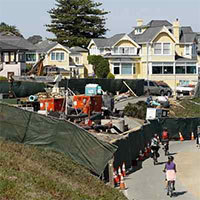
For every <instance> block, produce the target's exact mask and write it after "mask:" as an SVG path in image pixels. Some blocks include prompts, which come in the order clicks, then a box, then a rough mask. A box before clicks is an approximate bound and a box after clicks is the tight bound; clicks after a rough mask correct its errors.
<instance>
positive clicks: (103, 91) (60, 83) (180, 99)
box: [0, 59, 200, 199]
mask: <svg viewBox="0 0 200 200" xmlns="http://www.w3.org/2000/svg"><path fill="white" fill-rule="evenodd" d="M42 62H43V59H41V60H40V61H39V62H38V63H36V65H34V66H33V67H32V69H31V70H30V72H29V73H27V75H25V76H12V75H11V76H10V77H9V80H8V82H7V81H1V82H0V93H1V95H0V97H1V99H0V111H1V114H0V129H1V133H0V136H1V137H2V138H4V139H6V140H11V141H12V142H16V143H22V144H29V145H36V146H40V147H44V148H47V149H53V150H55V151H57V152H62V153H64V154H65V155H66V156H69V157H70V158H71V159H72V160H73V161H75V162H77V163H78V164H80V165H82V166H84V167H85V168H86V169H88V170H89V171H90V172H91V173H92V174H93V175H95V176H97V177H99V179H100V180H102V181H103V182H104V183H105V184H109V185H110V186H112V187H116V188H119V189H120V190H121V191H123V192H125V191H126V185H125V181H124V178H125V177H126V174H127V173H128V174H131V173H134V171H135V168H137V169H138V166H140V167H141V163H142V162H143V161H145V160H146V159H149V158H150V153H151V148H150V143H151V139H152V137H153V135H154V134H155V133H157V134H158V135H161V133H162V130H163V128H164V127H167V129H168V131H169V135H170V140H172V141H179V140H180V141H184V140H194V139H196V137H197V133H198V131H197V127H198V126H199V125H200V118H199V114H200V113H199V105H200V103H199V102H200V101H199V99H198V88H197V89H196V93H193V94H192V93H190V92H189V93H188V94H187V95H184V94H180V93H179V94H177V95H171V96H151V95H150V94H146V95H144V80H126V79H122V80H108V79H106V80H103V79H102V80H98V79H96V80H95V79H86V80H85V79H71V80H68V79H62V76H61V75H60V74H51V75H50V74H44V66H43V63H42ZM44 75H45V76H44ZM112 86H113V87H112ZM195 95H196V96H195ZM140 167H139V168H140ZM124 194H125V193H124ZM125 196H127V195H126V194H125ZM129 199H130V198H129Z"/></svg>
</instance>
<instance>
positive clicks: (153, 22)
mask: <svg viewBox="0 0 200 200" xmlns="http://www.w3.org/2000/svg"><path fill="white" fill-rule="evenodd" d="M147 26H150V27H157V26H172V24H171V23H169V22H168V21H167V20H151V21H150V22H149V23H148V24H147Z"/></svg>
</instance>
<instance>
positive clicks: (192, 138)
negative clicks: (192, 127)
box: [191, 132, 194, 140]
mask: <svg viewBox="0 0 200 200" xmlns="http://www.w3.org/2000/svg"><path fill="white" fill-rule="evenodd" d="M191 140H194V133H193V132H192V135H191Z"/></svg>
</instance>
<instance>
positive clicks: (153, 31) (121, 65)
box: [88, 19, 198, 90]
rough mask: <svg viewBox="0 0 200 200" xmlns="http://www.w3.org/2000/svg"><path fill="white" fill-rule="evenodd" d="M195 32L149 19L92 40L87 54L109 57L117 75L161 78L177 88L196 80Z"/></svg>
mask: <svg viewBox="0 0 200 200" xmlns="http://www.w3.org/2000/svg"><path fill="white" fill-rule="evenodd" d="M196 43H197V42H196V33H194V32H193V31H192V29H191V27H181V26H180V23H179V21H178V20H176V21H175V22H174V23H173V24H171V23H169V22H168V21H166V20H152V21H150V22H149V23H148V24H147V25H143V20H141V19H139V20H138V21H137V26H136V27H134V30H133V31H132V32H131V33H129V34H117V35H114V36H113V37H111V38H106V39H92V40H91V41H90V44H89V46H88V49H89V53H90V55H102V56H104V57H105V58H108V60H109V63H110V71H111V72H112V73H113V74H114V75H115V77H116V78H139V79H148V80H162V81H165V82H166V83H168V84H169V85H170V86H171V87H172V89H175V90H176V86H177V85H179V84H196V83H197V80H198V66H197V52H196Z"/></svg>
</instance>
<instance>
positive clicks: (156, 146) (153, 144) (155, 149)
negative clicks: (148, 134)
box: [151, 134, 160, 164]
mask: <svg viewBox="0 0 200 200" xmlns="http://www.w3.org/2000/svg"><path fill="white" fill-rule="evenodd" d="M159 144H160V139H159V137H158V135H157V134H154V137H153V138H152V139H151V150H152V154H153V155H152V157H153V159H155V160H154V164H155V163H157V162H158V161H157V158H158V157H159V153H158V150H159V149H160V145H159Z"/></svg>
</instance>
